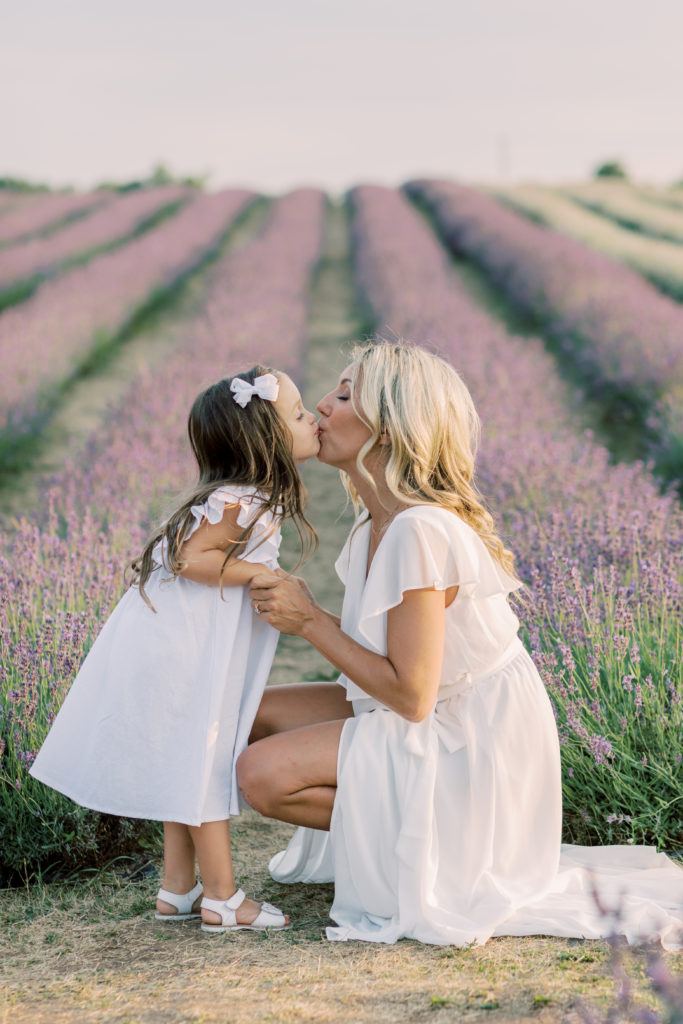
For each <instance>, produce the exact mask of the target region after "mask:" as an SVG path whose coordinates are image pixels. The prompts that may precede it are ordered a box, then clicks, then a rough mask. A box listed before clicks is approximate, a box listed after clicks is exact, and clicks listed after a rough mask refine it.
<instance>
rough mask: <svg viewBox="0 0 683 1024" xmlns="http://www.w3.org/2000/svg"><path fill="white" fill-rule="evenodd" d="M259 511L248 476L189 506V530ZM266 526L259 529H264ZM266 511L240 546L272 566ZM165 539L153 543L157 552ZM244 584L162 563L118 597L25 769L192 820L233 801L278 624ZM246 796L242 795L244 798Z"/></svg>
mask: <svg viewBox="0 0 683 1024" xmlns="http://www.w3.org/2000/svg"><path fill="white" fill-rule="evenodd" d="M226 504H228V505H235V504H237V505H239V512H238V518H237V521H238V524H239V525H240V526H242V527H245V526H247V525H248V524H249V523H250V522H252V521H253V520H254V517H255V516H258V512H259V507H260V502H259V495H258V492H257V491H256V490H255V489H254V488H253V487H247V486H243V485H231V486H230V487H229V488H228V487H222V488H219V489H217V490H216V491H214V492H213V494H211V495H210V496H209V498H208V500H207V502H206V503H205V504H204V505H200V506H194V507H193V509H192V512H193V514H194V516H195V520H196V521H195V523H194V525H193V528H192V530H191V533H193V532H194V530H196V529H197V527H198V526H199V524H200V523H201V521H202V520H203V519H204V518H206V519H208V521H209V522H210V523H217V522H219V521H220V519H221V518H222V515H223V510H224V507H225V505H226ZM264 538H265V539H264ZM279 546H280V528H279V525H278V523H277V521H276V519H275V517H274V515H273V513H272V512H265V513H263V514H262V515H260V516H258V518H257V519H256V520H255V522H254V527H253V529H252V532H251V534H250V536H249V540H248V542H247V543H246V545H245V547H244V551H243V553H242V554H241V555H240V557H241V558H243V559H244V560H245V561H248V562H260V563H262V564H263V565H265V566H267V567H268V568H269V569H276V568H277V566H278V562H277V556H278V550H279ZM161 554H162V548H161V545H158V546H157V548H156V549H155V556H156V560H157V561H161ZM247 591H248V588H247V587H246V586H225V587H224V588H223V595H222V598H221V594H220V590H219V588H218V587H217V586H216V587H214V586H209V585H206V584H203V583H194V582H193V581H192V580H187V579H184V578H183V577H181V576H179V577H176V578H173V577H172V576H171V574H170V573H169V571H168V570H167V569H165V568H164V567H163V566H161V567H159V568H157V569H155V570H154V572H153V573H152V575H151V577H150V579H149V580H148V582H147V584H146V586H145V592H146V594H147V595H148V597H149V599H150V601H151V603H152V605H153V606H154V608H155V609H156V613H155V612H154V611H152V610H151V609H150V608H149V606H148V605H147V604H146V603H145V602H144V600H143V599H142V597H141V596H140V593H139V591H138V589H137V587H131V588H130V589H129V590H128V591H127V592H126V593H125V594H124V596H123V597H122V598H121V600H120V601H119V603H118V604H117V606H116V608H115V609H114V611H113V612H112V614H111V616H110V618H109V619H108V620H107V622H106V623H105V625H104V628H103V629H102V632H101V633H100V634H99V636H98V637H97V639H96V641H95V643H94V644H93V647H92V649H91V650H90V652H89V654H88V656H87V658H86V659H85V661H84V663H83V665H82V667H81V670H80V672H79V673H78V675H77V676H76V679H75V680H74V682H73V684H72V686H71V689H70V691H69V693H68V695H67V697H66V700H65V701H64V704H63V706H62V708H61V710H60V712H59V714H58V715H57V717H56V719H55V721H54V723H53V725H52V728H51V729H50V732H49V733H48V735H47V738H46V740H45V742H44V744H43V746H42V747H41V749H40V752H39V753H38V756H37V758H36V760H35V762H34V764H33V767H32V768H31V774H32V775H34V776H35V777H36V778H37V779H40V780H41V782H45V783H47V785H49V786H51V787H52V788H53V789H57V790H59V791H60V792H62V793H65V794H66V795H67V796H68V797H70V798H71V799H72V800H75V801H76V802H77V803H79V804H82V805H83V806H85V807H91V808H93V809H94V810H97V811H103V812H106V813H109V814H117V815H121V816H125V817H134V818H149V819H156V820H159V821H178V822H183V823H185V824H187V825H200V824H201V823H202V822H205V821H220V820H223V819H225V818H228V817H229V816H230V815H232V814H235V813H238V812H239V809H240V802H239V790H238V787H237V781H236V776H235V761H236V759H237V757H238V756H239V754H240V753H241V752H242V750H243V749H244V748H245V747H246V745H247V740H248V737H249V732H250V730H251V726H252V724H253V721H254V718H255V715H256V711H257V710H258V706H259V703H260V701H261V697H262V695H263V690H264V688H265V684H266V681H267V679H268V673H269V672H270V668H271V665H272V661H273V656H274V654H275V647H276V644H277V640H278V632H277V630H275V629H273V627H272V626H269V625H268V624H267V623H266V622H264V621H263V620H262V619H260V618H259V617H258V616H257V615H255V614H254V613H253V612H252V608H251V604H250V602H249V599H248V597H247ZM242 806H244V805H242Z"/></svg>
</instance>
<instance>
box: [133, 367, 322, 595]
mask: <svg viewBox="0 0 683 1024" xmlns="http://www.w3.org/2000/svg"><path fill="white" fill-rule="evenodd" d="M264 373H275V375H276V376H278V374H277V371H275V370H270V369H268V368H267V367H264V366H260V365H257V366H253V367H252V368H251V369H250V370H247V371H246V372H245V373H239V374H236V376H238V377H241V378H242V379H243V380H246V381H248V382H249V383H250V384H253V383H254V380H255V379H256V377H260V376H262V375H263V374H264ZM233 379H234V377H225V378H224V379H223V380H219V381H218V382H217V383H216V384H212V385H211V386H210V387H208V388H207V389H206V390H205V391H202V393H201V394H200V395H198V396H197V398H196V399H195V401H194V404H193V406H192V409H191V410H190V415H189V419H188V433H189V437H190V444H191V446H192V451H193V452H194V456H195V458H196V460H197V465H198V467H199V480H198V483H197V486H196V488H195V489H194V490H193V491H192V492H191V493H190V494H189V495H188V496H187V497H186V498H185V500H184V501H183V502H182V504H181V505H180V506H179V507H178V508H177V509H176V511H175V512H173V514H172V515H171V516H169V518H168V519H167V520H166V522H164V523H163V524H162V525H161V526H160V527H159V528H158V529H157V530H155V532H154V533H153V534H152V535H151V537H150V538H149V540H148V541H147V544H146V545H145V547H144V549H143V551H142V553H141V554H140V555H138V557H137V558H134V559H133V560H132V561H131V562H130V563H129V565H128V566H127V573H128V574H129V575H128V579H129V582H130V583H132V584H135V585H136V586H137V587H138V588H139V590H140V594H141V595H142V597H143V598H144V599H145V601H146V602H147V604H148V605H150V607H152V605H151V602H150V601H149V598H148V597H147V595H146V594H145V584H146V583H147V581H148V579H149V578H150V576H151V574H152V572H153V571H154V570H155V569H156V568H158V566H159V563H158V562H156V561H155V559H154V556H153V552H154V548H155V547H156V545H157V544H158V543H159V541H163V540H165V541H166V544H165V551H164V556H163V558H164V566H165V568H167V569H168V570H169V571H170V572H171V573H173V575H174V576H177V575H178V574H179V573H181V572H182V570H183V568H184V567H185V563H184V562H183V560H182V558H181V557H180V552H181V548H182V545H183V542H184V541H185V540H186V539H187V537H188V534H189V532H190V529H191V527H192V525H193V524H194V522H195V517H194V514H193V513H192V511H191V509H192V506H193V505H203V504H204V502H205V501H206V500H207V499H208V497H209V495H210V494H212V493H213V492H214V491H215V490H216V489H217V488H219V487H223V486H229V485H230V484H242V485H247V486H250V487H254V488H255V489H256V490H258V491H259V492H260V496H261V500H260V501H259V502H258V503H257V504H256V505H255V511H254V520H256V519H257V518H258V517H259V516H261V515H263V513H264V512H267V511H272V512H274V513H275V514H276V515H277V516H278V519H279V518H281V519H283V520H284V519H291V520H292V521H293V523H294V525H295V527H296V530H297V533H298V534H299V540H300V541H301V558H300V559H299V562H298V563H297V564H298V565H300V564H301V562H303V561H304V559H305V558H306V557H307V556H308V555H309V554H310V552H311V551H312V550H313V549H314V548H315V547H316V546H317V540H318V538H317V534H316V532H315V530H314V529H313V527H312V526H311V524H310V523H309V521H308V520H307V519H306V516H305V514H304V507H305V497H306V491H305V488H304V485H303V482H302V480H301V477H300V476H299V471H298V469H297V467H296V463H295V462H294V459H293V457H292V437H291V434H290V432H289V430H288V429H287V427H286V425H285V424H284V422H283V421H282V420H281V418H280V416H279V414H278V412H277V410H276V408H275V403H274V402H271V401H268V400H265V399H262V398H259V397H257V396H254V397H253V398H252V399H251V401H250V402H249V403H248V404H247V405H246V406H245V407H244V408H242V407H241V406H240V405H238V403H237V402H236V401H235V396H234V395H233V393H232V392H231V390H230V385H231V383H232V381H233ZM252 526H253V522H252V523H250V524H249V525H248V526H247V527H246V528H245V529H244V531H243V532H242V533H241V534H240V536H239V537H238V538H237V540H236V541H235V543H234V544H231V545H230V546H229V547H228V549H227V551H226V553H225V561H224V562H223V566H222V568H221V572H222V571H223V569H225V566H226V565H227V563H228V562H229V561H230V559H231V558H232V557H233V556H234V555H235V554H237V552H238V551H239V550H240V548H241V547H243V546H244V544H246V542H247V539H248V538H249V534H250V532H251V528H252ZM274 528H275V527H274Z"/></svg>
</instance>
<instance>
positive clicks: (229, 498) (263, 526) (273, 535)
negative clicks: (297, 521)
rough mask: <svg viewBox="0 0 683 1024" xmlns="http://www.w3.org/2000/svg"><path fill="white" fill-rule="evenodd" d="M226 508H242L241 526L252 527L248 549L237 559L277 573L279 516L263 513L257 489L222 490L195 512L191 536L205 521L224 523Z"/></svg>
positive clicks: (197, 506)
mask: <svg viewBox="0 0 683 1024" xmlns="http://www.w3.org/2000/svg"><path fill="white" fill-rule="evenodd" d="M226 506H233V507H234V506H238V513H237V525H238V526H239V527H241V528H242V529H246V528H247V527H248V526H252V530H251V533H250V535H249V538H248V539H247V541H246V543H245V544H244V549H243V551H241V552H240V553H239V554H238V555H237V557H238V558H242V559H244V561H246V562H260V563H261V564H263V565H265V566H267V567H268V568H269V569H277V567H278V561H277V559H278V552H279V550H280V540H281V534H280V528H279V520H278V518H277V516H275V514H274V513H273V512H272V511H271V510H268V511H267V512H263V511H262V507H263V499H262V497H261V496H260V495H259V493H258V491H256V490H255V489H254V488H253V487H247V486H244V485H241V484H233V485H232V486H230V487H218V488H217V489H216V490H215V491H213V492H212V493H211V494H210V495H209V497H208V498H207V499H206V501H205V502H204V503H203V504H202V505H193V506H192V508H191V512H192V515H193V516H194V518H195V522H194V523H193V525H192V528H191V530H190V532H189V534H188V536H190V537H191V536H192V534H193V533H194V532H195V530H197V529H198V527H199V525H200V523H202V522H203V521H204V520H205V519H206V520H207V521H208V522H209V523H211V525H212V526H215V524H216V523H220V521H221V519H222V518H223V513H224V511H225V508H226Z"/></svg>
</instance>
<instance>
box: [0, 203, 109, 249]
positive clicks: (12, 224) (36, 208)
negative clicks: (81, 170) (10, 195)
mask: <svg viewBox="0 0 683 1024" xmlns="http://www.w3.org/2000/svg"><path fill="white" fill-rule="evenodd" d="M112 199H113V194H112V193H111V192H84V193H80V194H79V193H69V192H56V193H54V192H53V193H49V194H47V195H40V196H30V195H26V196H21V197H17V198H16V199H15V200H14V204H13V206H11V207H10V209H9V210H7V211H6V212H3V214H2V216H1V217H0V245H7V244H11V243H12V242H17V241H19V240H20V239H22V238H29V237H31V236H32V235H37V234H42V233H44V232H46V231H50V230H54V229H56V228H58V227H59V226H60V225H62V224H64V223H65V222H66V221H68V220H74V219H76V218H78V217H82V216H84V215H85V214H86V213H89V212H90V211H91V210H94V209H96V208H97V207H100V206H104V205H106V204H107V203H109V202H111V201H112Z"/></svg>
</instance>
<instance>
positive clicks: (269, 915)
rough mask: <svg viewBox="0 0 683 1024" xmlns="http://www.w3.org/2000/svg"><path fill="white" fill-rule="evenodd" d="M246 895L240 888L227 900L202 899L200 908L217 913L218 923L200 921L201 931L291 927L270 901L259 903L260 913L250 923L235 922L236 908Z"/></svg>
mask: <svg viewBox="0 0 683 1024" xmlns="http://www.w3.org/2000/svg"><path fill="white" fill-rule="evenodd" d="M246 898H247V897H246V896H245V895H244V891H243V890H242V889H238V890H237V892H236V893H234V895H232V896H231V897H230V899H229V900H211V899H209V898H208V897H207V896H204V898H203V899H202V910H212V911H213V912H214V914H218V915H219V917H220V919H221V923H220V924H205V923H204V921H202V931H205V932H239V931H253V932H260V931H263V930H264V929H265V928H272V929H273V931H282V929H283V928H291V925H289V924H287V919H286V917H285V915H284V914H283V913H282V911H281V910H279V909H278V907H274V906H273V905H272V904H271V903H262V904H261V913H260V914H259V915H258V917H256V918H255V919H254V920H253V921H252V922H251V924H238V923H237V910H238V908H239V907H241V906H242V904H243V903H244V901H245V899H246Z"/></svg>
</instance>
